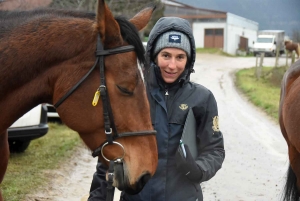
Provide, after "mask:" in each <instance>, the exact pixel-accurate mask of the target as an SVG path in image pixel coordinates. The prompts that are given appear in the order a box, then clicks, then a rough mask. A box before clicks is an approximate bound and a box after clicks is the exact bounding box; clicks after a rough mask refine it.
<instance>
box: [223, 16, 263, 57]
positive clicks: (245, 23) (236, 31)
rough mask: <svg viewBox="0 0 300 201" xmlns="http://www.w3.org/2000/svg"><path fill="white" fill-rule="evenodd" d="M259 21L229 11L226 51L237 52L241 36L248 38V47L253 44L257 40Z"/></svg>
mask: <svg viewBox="0 0 300 201" xmlns="http://www.w3.org/2000/svg"><path fill="white" fill-rule="evenodd" d="M257 31H258V23H257V22H254V21H251V20H248V19H246V18H243V17H240V16H237V15H234V14H232V13H227V33H228V34H227V38H226V39H225V40H227V44H228V45H227V46H226V47H224V51H225V52H227V53H229V54H235V53H236V50H237V49H238V47H239V41H240V36H243V37H245V38H248V47H252V46H253V41H256V38H257Z"/></svg>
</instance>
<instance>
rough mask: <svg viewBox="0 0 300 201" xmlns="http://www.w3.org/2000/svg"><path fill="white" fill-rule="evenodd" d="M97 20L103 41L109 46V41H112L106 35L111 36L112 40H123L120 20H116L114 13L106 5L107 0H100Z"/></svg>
mask: <svg viewBox="0 0 300 201" xmlns="http://www.w3.org/2000/svg"><path fill="white" fill-rule="evenodd" d="M96 21H97V29H98V31H99V33H100V37H101V39H102V41H103V43H105V44H106V45H108V46H109V44H108V43H109V42H110V41H107V40H106V36H110V38H112V41H118V40H119V41H121V40H122V37H121V33H120V27H119V25H118V22H117V21H116V20H115V18H114V16H113V14H112V13H111V11H110V10H109V8H108V6H107V5H106V3H105V0H98V6H97V17H96Z"/></svg>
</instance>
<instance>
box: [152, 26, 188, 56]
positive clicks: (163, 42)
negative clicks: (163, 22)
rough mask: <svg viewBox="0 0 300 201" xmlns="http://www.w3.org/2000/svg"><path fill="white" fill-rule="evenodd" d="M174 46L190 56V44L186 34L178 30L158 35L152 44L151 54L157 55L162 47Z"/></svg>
mask: <svg viewBox="0 0 300 201" xmlns="http://www.w3.org/2000/svg"><path fill="white" fill-rule="evenodd" d="M166 47H176V48H179V49H182V50H184V51H185V52H186V54H187V56H188V58H190V57H191V44H190V40H189V38H188V36H187V35H185V34H184V33H182V32H178V31H168V32H165V33H163V34H161V35H160V36H158V38H157V41H156V43H155V45H154V50H153V55H157V54H158V53H159V52H160V51H161V50H162V49H163V48H166Z"/></svg>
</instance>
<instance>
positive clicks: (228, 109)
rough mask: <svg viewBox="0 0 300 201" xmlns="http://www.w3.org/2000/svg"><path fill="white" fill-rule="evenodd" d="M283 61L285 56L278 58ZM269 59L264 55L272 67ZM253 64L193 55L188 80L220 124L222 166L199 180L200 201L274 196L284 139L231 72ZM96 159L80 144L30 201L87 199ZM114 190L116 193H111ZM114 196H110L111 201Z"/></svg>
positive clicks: (266, 199) (283, 166)
mask: <svg viewBox="0 0 300 201" xmlns="http://www.w3.org/2000/svg"><path fill="white" fill-rule="evenodd" d="M279 62H280V63H281V64H285V58H284V57H282V58H281V59H280V61H279ZM274 64H275V60H274V58H265V61H264V65H265V66H273V65H274ZM252 66H255V58H231V57H223V56H218V55H208V54H199V55H197V62H196V65H195V71H196V73H195V74H192V76H191V80H192V81H194V82H198V83H200V84H202V85H204V86H206V87H208V88H209V89H210V90H211V91H212V92H213V93H214V95H215V97H216V99H217V102H218V107H219V116H220V129H221V131H222V132H223V135H224V140H225V150H226V159H225V162H224V164H223V168H222V169H221V170H220V171H219V172H217V174H216V176H215V177H214V178H213V179H211V180H210V181H208V182H205V183H202V184H201V186H202V188H203V193H204V200H205V201H214V200H220V201H236V200H239V201H242V200H246V201H252V200H259V201H269V200H279V198H280V193H281V190H282V188H283V183H284V179H285V178H284V177H285V172H286V169H287V166H288V157H287V149H286V144H285V141H284V139H283V137H282V135H281V133H280V130H279V127H278V125H277V123H276V122H274V121H272V120H271V119H270V118H268V117H267V116H266V115H265V114H264V113H263V112H261V111H260V110H258V109H257V108H255V107H254V106H253V105H251V104H250V103H249V102H248V101H247V100H246V99H245V98H243V96H242V95H241V94H239V93H238V92H237V91H236V89H235V87H234V82H233V76H232V74H233V71H235V70H236V69H239V68H245V67H252ZM95 166H96V159H93V158H92V157H91V155H90V152H89V151H88V150H87V149H85V148H84V147H80V148H79V149H78V152H77V154H74V158H73V160H72V161H66V162H65V163H64V164H62V165H61V168H60V169H59V170H54V171H52V172H47V173H45V175H46V176H47V177H52V178H53V179H52V180H51V182H50V184H49V186H46V187H45V188H44V189H43V190H39V191H38V192H37V193H34V194H32V195H28V198H27V199H26V200H30V201H48V200H51V201H52V200H53V201H70V200H72V201H83V200H86V199H87V196H88V192H89V188H90V183H91V181H92V176H93V173H94V172H95ZM116 193H117V194H118V193H119V192H116ZM118 197H119V195H116V196H115V201H116V200H118Z"/></svg>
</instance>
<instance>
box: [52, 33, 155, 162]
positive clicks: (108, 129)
mask: <svg viewBox="0 0 300 201" xmlns="http://www.w3.org/2000/svg"><path fill="white" fill-rule="evenodd" d="M134 49H135V48H134V46H133V45H126V46H121V47H117V48H113V49H108V50H104V48H103V45H102V43H101V39H100V36H99V35H98V37H97V49H96V52H95V53H96V61H95V63H94V65H93V66H92V68H91V69H90V70H89V71H88V72H87V73H86V74H85V75H84V76H83V77H82V78H81V79H80V80H79V81H78V82H77V83H76V84H75V86H73V87H72V88H71V89H70V90H69V91H68V92H67V93H66V94H65V95H64V96H63V97H62V98H61V99H60V100H59V101H57V103H56V104H55V105H54V107H55V108H58V107H59V106H60V105H61V104H62V103H63V102H64V101H65V100H66V99H67V98H68V97H69V96H70V95H71V94H72V93H73V92H74V91H75V90H76V89H77V88H78V87H79V86H80V85H81V84H82V82H83V81H84V80H85V79H86V78H87V77H88V76H89V75H90V74H91V73H92V72H93V70H94V69H95V68H96V66H97V65H98V64H99V68H100V86H99V88H98V90H99V91H100V97H101V100H102V106H103V117H104V130H105V134H106V141H105V142H104V143H102V144H101V145H100V146H99V147H98V148H97V149H95V150H94V151H93V153H92V156H93V157H96V156H99V154H100V153H101V154H102V156H103V158H104V159H105V160H106V161H108V162H110V160H109V159H107V158H106V157H105V156H104V154H103V148H104V147H105V146H106V145H109V144H116V145H119V146H120V147H121V148H122V149H123V151H124V154H123V156H122V157H121V158H118V159H117V160H115V161H114V162H122V159H123V158H124V156H125V150H124V147H123V146H122V145H121V144H120V143H118V142H115V139H117V138H120V137H130V136H143V135H154V134H156V131H155V130H146V131H135V132H124V133H118V132H117V128H116V126H115V123H114V118H113V113H112V109H111V104H110V101H109V96H108V93H107V87H106V81H105V72H104V56H106V55H112V54H120V53H124V52H130V51H133V50H134ZM112 133H114V135H113V134H112Z"/></svg>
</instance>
